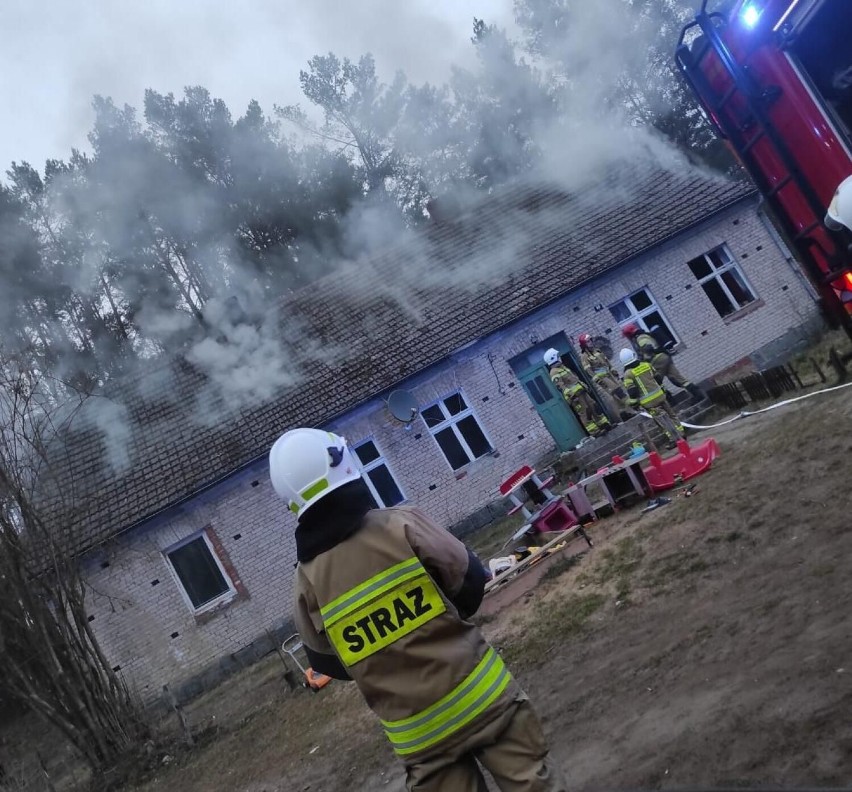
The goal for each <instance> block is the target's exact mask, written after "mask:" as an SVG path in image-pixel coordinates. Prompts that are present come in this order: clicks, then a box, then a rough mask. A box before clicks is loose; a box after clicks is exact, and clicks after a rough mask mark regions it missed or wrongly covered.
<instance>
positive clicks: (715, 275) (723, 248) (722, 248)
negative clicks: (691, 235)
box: [686, 242, 760, 321]
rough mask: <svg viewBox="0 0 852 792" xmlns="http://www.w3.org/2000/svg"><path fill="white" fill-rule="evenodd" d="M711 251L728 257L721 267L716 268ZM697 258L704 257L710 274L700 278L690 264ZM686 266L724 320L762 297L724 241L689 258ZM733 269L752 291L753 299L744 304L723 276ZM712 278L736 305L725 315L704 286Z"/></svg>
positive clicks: (732, 303) (721, 256) (722, 256)
mask: <svg viewBox="0 0 852 792" xmlns="http://www.w3.org/2000/svg"><path fill="white" fill-rule="evenodd" d="M711 253H719V254H720V256H719V257H720V258H725V259H727V260H726V261H725V263H724V264H723V265H722V266H721V267H720V268H718V269H717V268H716V266H715V264H714V263H713V259H711V258H710V254H711ZM696 259H704V261H705V262H707V264H708V266H709V267H710V274H709V275H705V276H704V277H702V278H699V277H698V276H697V275H696V274H695V273H694V272H693V271H692V267H690V266H689V265H690V264H691V263H692V262H693V261H695V260H696ZM686 266H687V267H688V268H689V272H690V274H691V275H692V276H693V277H694V278H695V280H696V282H697V283H698V285H699V286H701V291H702V292H704V296H705V297H706V298H707V300H708V301H709V302H710V305H712V306H713V310H715V311H716V313H718V314H719V318H720V319H721V320H722V321H727V320H728V319H730V318H731V317H732V316H736V315H737V314H738V313H739V312H740V311H745V310H746V309H747V308H749V307H750V306H752V305H754V304H755V303H756V302H757V301H758V300H759V299H760V297H759V296H758V294H757V290H756V289H755V288H754V286H752V285H751V281H749V279H748V278H747V277H746V274H745V272H743V269H742V267H741V266H740V263H739V261H737V259H736V257H735V256H734V254H733V253H732V252H731V249H730V248H729V247H728V246H727V244H725V243H724V242H723V243H722V244H721V245H717V246H716V247H714V248H710V250H707V251H705V252H704V253H701V254H699V255H697V256H693V257H692V258H691V259H689V261H687V262H686ZM731 270H734V272H735V275H736V276H739V278H740V279H741V280H742V282H743V283H744V284H745V287H746V288H747V289H748V290H749V292H750V293H751V300H749V301H748V302H747V303H745V304H744V305H740V304H739V300H737V299H736V298H735V297H734V295H733V294H732V292H731V290H730V289H729V288H728V284H727V283H725V281H724V279H723V278H722V275H724V274H725V273H726V272H730V271H731ZM711 280H715V281H716V283H717V285H718V286H719V287H720V288H721V289H722V292H723V293H724V295H725V297H727V299H728V300H730V303H731V305H733V306H735V307H734V310H733V311H731V312H730V313H727V314H724V315H723V314H721V313H719V309H718V308H717V307H716V304H715V303H714V302H713V300H712V299H711V298H710V295H709V294H707V291H706V289H705V288H704V284H705V283H709V282H710V281H711Z"/></svg>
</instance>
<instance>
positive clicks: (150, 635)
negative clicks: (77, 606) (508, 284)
mask: <svg viewBox="0 0 852 792" xmlns="http://www.w3.org/2000/svg"><path fill="white" fill-rule="evenodd" d="M723 242H725V243H727V244H728V246H729V247H730V249H731V251H732V252H733V254H734V255H735V256H736V258H737V259H738V261H739V262H740V265H741V267H742V269H743V271H744V272H745V273H746V276H747V278H748V279H749V281H750V282H751V284H752V286H753V287H754V289H755V291H756V292H757V296H758V298H759V299H760V300H762V301H763V305H762V306H761V307H759V308H757V309H756V310H754V311H752V312H750V313H748V314H746V315H743V316H741V317H740V318H738V319H736V320H735V321H731V322H728V323H726V322H725V321H724V320H723V319H721V318H720V317H719V316H718V314H717V312H716V311H715V309H714V308H713V306H712V305H711V303H710V301H709V300H708V299H707V297H706V296H705V295H704V293H703V291H702V290H701V288H700V287H699V286H698V285H697V283H696V281H695V279H694V277H693V275H692V273H691V272H690V271H689V269H688V268H687V266H686V262H687V261H688V260H689V259H691V258H693V257H695V256H697V255H699V254H701V253H704V252H706V251H708V250H710V249H712V248H714V247H716V246H717V245H719V244H721V243H723ZM644 286H647V287H649V288H650V290H651V291H652V293H653V295H654V297H655V298H656V300H657V302H658V303H659V305H660V306H661V308H662V309H663V311H664V312H665V314H666V316H667V318H668V319H669V321H670V322H671V324H672V325H673V327H674V329H675V331H676V332H677V333H678V335H679V336H680V338H681V340H682V342H683V351H682V352H680V353H679V354H678V365H679V366H680V367H681V369H682V370H683V371H684V373H685V374H687V375H688V376H691V377H692V378H694V379H696V380H700V379H702V378H705V377H708V376H709V375H711V374H713V373H715V372H718V371H721V370H722V369H725V368H727V367H728V366H731V365H732V364H734V363H736V362H737V361H739V360H741V359H742V358H744V357H746V356H748V355H749V354H750V353H751V352H753V351H755V350H756V349H758V348H760V347H761V346H763V345H764V344H767V343H769V342H771V341H773V340H774V339H777V338H778V337H780V336H782V335H783V334H784V333H785V331H787V330H788V329H789V328H791V327H797V326H800V325H802V324H804V323H805V322H807V321H809V320H812V319H813V317H814V316H815V314H816V308H815V305H814V303H813V300H812V298H811V296H810V294H809V293H808V291H807V290H806V289H805V287H804V286H803V285H802V283H801V281H800V279H799V277H798V276H797V275H796V274H795V273H794V272H793V271H792V270H791V269H790V267H789V265H788V263H787V262H786V260H785V258H784V255H783V254H782V252H781V251H780V250H779V248H778V246H777V245H776V243H775V242H774V241H773V237H772V236H771V235H770V234H769V233H768V232H767V229H766V228H765V227H764V225H763V223H762V221H761V220H760V218H759V217H758V215H757V213H756V212H755V209H754V205H753V204H741V205H740V206H739V207H737V208H735V209H734V210H731V211H729V212H728V213H727V214H726V215H724V216H722V217H720V218H717V219H715V220H714V221H712V222H710V223H707V224H705V225H704V226H703V227H701V228H699V229H697V230H695V231H693V232H691V233H689V234H687V235H683V236H682V237H680V238H678V239H676V240H673V241H671V242H669V243H668V244H666V245H664V246H662V247H660V248H657V249H656V250H655V251H654V252H653V253H652V254H650V255H648V256H646V257H644V258H643V259H642V260H640V261H639V262H636V263H633V264H631V265H629V266H628V267H625V268H622V269H621V270H619V271H617V272H615V273H613V274H611V275H610V276H608V277H606V278H602V279H601V280H600V282H599V283H595V284H593V285H591V286H588V287H585V288H584V289H582V290H580V291H578V292H575V293H574V294H572V295H571V296H569V297H568V298H566V299H563V300H560V301H559V303H557V304H554V305H553V306H550V307H548V308H547V309H544V310H542V311H539V312H538V313H536V314H535V315H533V316H531V317H530V318H529V319H527V320H525V321H524V322H522V323H520V324H518V325H515V326H513V327H512V328H510V329H508V330H506V331H504V332H502V333H499V334H496V335H494V336H492V337H490V338H488V339H486V340H484V341H481V342H478V343H477V344H475V345H472V346H470V347H468V348H467V349H465V350H464V351H462V352H460V353H458V354H457V355H456V356H454V358H453V360H452V361H450V362H449V363H448V364H446V365H444V366H443V367H440V368H436V369H434V370H432V371H431V372H428V373H426V374H424V375H421V376H419V377H417V378H415V379H413V380H412V382H411V383H410V384H409V387H410V388H411V389H412V390H413V391H414V393H415V394H416V397H417V399H418V401H419V403H420V404H424V405H425V404H428V403H430V402H432V401H434V400H436V399H438V398H440V397H442V396H445V395H447V394H449V393H452V392H454V391H456V390H458V389H461V390H463V392H464V394H465V396H466V398H467V400H468V402H469V404H470V405H471V406H472V407H473V409H474V411H475V413H476V415H477V417H478V418H479V421H480V423H481V425H482V426H483V428H484V429H485V431H486V433H487V435H488V436H489V438H490V439H491V442H492V444H493V446H494V448H495V451H496V452H497V453H496V454H495V455H494V456H488V457H485V458H484V459H480V460H477V461H476V462H474V463H472V464H471V465H469V466H468V468H467V469H466V470H465V471H464V475H463V477H461V478H458V477H457V474H455V473H454V472H453V471H452V470H451V469H450V466H449V464H448V463H447V462H446V461H445V459H444V457H443V455H442V454H441V452H440V450H439V448H438V446H437V444H436V442H435V440H434V439H433V438H432V436H431V435H430V434H429V432H428V430H427V429H426V427H425V424H424V423H423V422H422V420H421V419H417V420H415V422H414V424H413V425H412V426H411V428H409V429H406V428H404V427H402V426H400V425H399V424H397V423H396V422H395V421H394V420H393V419H391V418H390V417H389V415H388V414H387V412H386V410H385V409H384V405H383V403H382V402H381V401H379V400H376V401H374V402H373V403H371V404H368V405H365V406H363V407H361V408H359V409H358V410H357V411H354V412H353V413H351V414H350V415H349V416H348V417H347V418H346V419H345V420H340V421H337V422H336V423H335V424H334V426H333V427H330V428H333V429H334V430H336V431H338V432H341V433H342V434H345V435H346V437H347V438H348V439H349V441H350V442H351V443H355V442H358V441H360V440H363V439H365V438H367V437H372V438H373V439H375V440H376V442H377V443H378V445H379V447H380V449H381V451H382V453H383V454H384V456H385V459H386V460H387V462H388V464H389V466H390V468H391V470H392V471H393V473H394V475H395V477H396V479H397V481H398V482H399V484H400V486H401V488H402V490H403V492H404V494H405V495H406V496H407V498H408V499H409V500H410V501H412V502H414V503H417V504H418V505H419V506H421V507H422V508H423V509H424V510H425V511H426V512H427V513H429V514H430V515H431V516H432V517H433V518H434V519H435V520H437V521H438V522H440V523H442V524H444V525H451V524H453V523H455V522H457V521H458V520H460V519H462V518H463V517H465V516H467V515H468V514H469V513H471V512H472V511H473V510H475V509H476V508H478V507H480V506H482V505H484V504H485V503H487V502H489V501H491V500H493V499H494V497H495V495H496V489H497V485H498V484H499V482H500V481H501V479H503V478H504V477H505V476H506V475H508V474H509V473H511V472H512V471H514V470H516V469H517V468H518V467H519V466H520V465H521V464H523V463H526V462H534V461H535V460H536V459H538V458H539V457H541V456H542V455H543V454H544V453H546V452H547V451H548V450H550V449H551V448H553V445H554V444H553V441H552V439H551V438H550V435H549V434H548V432H547V430H546V429H545V427H544V424H543V423H542V422H541V421H540V419H539V418H538V415H537V414H536V412H535V409H534V408H533V405H532V403H531V402H530V400H529V399H528V398H527V396H526V394H525V392H524V390H523V388H521V387H520V386H519V385H518V383H517V382H516V381H515V378H514V375H513V373H512V371H511V369H510V368H509V365H508V360H509V359H510V358H512V357H513V356H515V355H517V354H520V353H522V352H523V351H524V350H526V349H528V348H529V347H530V346H533V345H534V343H536V342H537V341H539V340H543V339H545V338H546V337H548V336H549V335H552V334H554V333H558V332H563V331H564V332H566V333H567V334H568V335H569V336H571V337H576V336H577V335H578V334H579V333H580V332H583V331H588V332H591V333H593V334H607V335H608V337H609V338H611V339H612V342H613V346H614V347H615V348H616V350H617V349H619V348H620V347H621V346H622V345H623V342H622V339H621V336H620V333H619V331H618V328H617V326H616V323H615V321H614V320H613V318H612V316H611V314H610V312H609V311H608V310H606V306H609V305H610V304H612V303H614V302H616V301H618V300H620V299H622V298H623V297H625V296H626V295H627V294H629V293H630V292H633V291H635V290H636V289H639V288H641V287H644ZM557 287H558V284H557V283H554V289H556V288H557ZM687 287H690V288H687ZM596 304H602V305H603V306H604V310H602V311H599V312H595V311H594V310H593V306H595V305H596ZM532 339H535V340H532ZM489 356H490V360H489ZM492 365H493V368H492ZM501 391H502V392H501ZM283 428H284V427H282V429H283ZM253 482H257V484H256V485H255V486H252V483H253ZM205 526H211V527H212V528H213V529H214V530H215V531H216V533H217V535H218V537H219V539H220V540H221V542H222V544H223V546H224V548H225V549H226V551H227V553H228V554H229V556H230V559H231V562H232V563H233V566H234V568H235V569H236V571H237V573H238V574H239V576H240V578H241V579H242V581H243V583H244V585H245V587H246V588H247V590H248V594H249V597H248V598H247V599H242V600H239V601H235V602H234V603H233V604H232V605H230V607H227V608H225V609H223V610H222V611H221V612H220V613H217V614H216V615H214V616H213V617H212V618H210V619H209V620H208V621H206V622H204V623H197V622H196V619H195V617H194V616H193V614H192V613H191V611H190V609H189V607H188V605H187V604H186V602H185V600H184V599H183V597H182V596H181V594H180V592H179V590H178V586H177V584H176V582H175V581H174V579H173V578H172V576H171V574H170V572H169V569H168V567H167V565H166V562H165V560H164V557H163V550H164V549H165V548H167V547H169V546H170V545H172V544H173V543H174V542H176V541H178V540H180V539H182V538H184V537H186V536H188V535H190V534H191V533H193V532H195V531H197V530H199V529H201V528H203V527H205ZM293 528H294V521H293V518H292V515H290V513H289V512H288V511H287V510H286V509H285V508H284V505H283V504H282V503H280V502H279V501H278V500H277V499H276V498H275V497H274V493H273V492H272V490H271V487H270V485H269V481H268V476H267V473H266V470H265V469H262V468H261V469H256V470H254V471H247V472H244V473H242V474H240V475H239V476H238V477H234V478H233V479H231V480H230V481H229V482H228V483H227V484H226V485H223V486H221V487H220V488H218V489H217V490H215V491H212V492H209V493H207V494H206V495H205V496H204V497H203V498H199V499H197V500H196V501H195V502H194V503H191V504H189V505H187V506H185V507H184V508H183V509H181V511H180V513H173V514H171V515H170V516H168V517H167V518H165V519H163V520H161V521H160V522H159V523H158V524H156V525H151V526H149V527H147V528H142V529H139V530H137V531H135V533H134V534H133V535H129V536H125V537H122V538H120V539H119V540H117V541H116V542H115V543H114V544H113V546H112V547H111V548H110V550H109V557H108V559H107V560H108V561H109V566H106V567H103V568H102V562H103V560H104V559H103V558H101V557H98V558H92V559H90V560H89V562H88V564H87V576H88V579H89V581H90V583H91V586H92V591H93V594H92V597H91V602H90V613H91V615H92V616H93V617H94V618H93V621H92V626H93V628H94V629H95V631H96V634H97V635H98V637H99V638H100V640H101V641H102V644H103V646H104V649H105V650H106V652H107V654H108V656H109V657H110V659H111V660H112V661H113V662H114V663H115V664H116V665H120V666H121V669H122V672H123V673H124V675H125V677H126V678H127V679H129V680H131V681H132V682H133V683H134V684H135V685H136V686H137V687H138V689H139V690H140V692H141V693H142V694H143V696H145V697H150V696H153V695H157V694H158V693H159V691H160V689H161V687H162V684H163V683H165V682H169V683H173V684H174V683H177V682H180V681H183V680H186V679H187V678H189V677H192V676H193V675H195V674H197V673H198V672H200V671H201V670H202V669H204V668H206V667H207V666H210V665H211V664H214V663H216V662H217V660H218V659H219V658H220V657H222V656H223V655H227V654H230V653H233V652H236V651H238V650H240V649H241V648H243V647H245V646H246V645H248V644H249V643H251V641H252V640H253V639H255V638H257V637H258V636H259V635H262V634H263V632H264V630H266V629H270V628H275V627H278V626H280V625H281V624H282V623H283V622H285V621H286V620H288V619H289V617H290V612H291V596H292V594H291V591H292V580H293V564H294V562H295V549H294V545H293ZM237 535H241V536H240V538H239V539H237V538H235V537H236V536H237ZM154 580H159V583H158V584H157V585H152V581H154ZM174 633H177V636H176V637H174V638H172V637H171V636H172V634H174Z"/></svg>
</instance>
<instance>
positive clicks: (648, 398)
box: [639, 388, 663, 404]
mask: <svg viewBox="0 0 852 792" xmlns="http://www.w3.org/2000/svg"><path fill="white" fill-rule="evenodd" d="M662 395H663V389H662V388H659V389H658V390H655V391H651V392H650V393H648V394H646V395H645V396H643V397H642V398H641V399H639V404H648V403H649V402H652V401H657V400H658V399H659V398H660V396H662Z"/></svg>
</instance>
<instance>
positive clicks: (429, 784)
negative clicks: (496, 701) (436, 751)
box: [406, 698, 568, 792]
mask: <svg viewBox="0 0 852 792" xmlns="http://www.w3.org/2000/svg"><path fill="white" fill-rule="evenodd" d="M477 762H478V764H477ZM480 764H481V765H482V767H484V768H485V769H486V770H488V772H489V773H490V774H491V776H492V778H493V779H494V781H495V783H496V784H497V787H498V789H500V790H501V792H568V786H567V785H566V784H565V781H564V780H563V778H562V772H561V770H560V769H559V767H558V766H557V765H556V763H555V762H554V760H553V758H552V757H551V756H550V754H549V753H548V746H547V740H546V739H545V737H544V732H543V731H542V728H541V723H540V721H539V719H538V716H537V715H536V714H535V711H534V710H533V708H532V706H531V705H530V703H529V701H527V700H526V698H524V699H521V700H519V701H517V702H515V704H513V705H512V706H511V707H509V709H508V710H507V711H506V712H504V713H502V714H501V715H500V717H498V718H496V719H495V720H494V721H492V722H490V723H487V724H486V725H485V726H483V727H482V729H480V730H478V731H477V732H475V733H474V734H472V735H471V736H470V737H468V739H466V740H464V741H463V742H462V743H460V744H459V745H457V746H455V747H453V748H451V749H450V750H448V751H447V752H446V753H444V754H441V755H439V756H435V757H433V758H431V759H427V760H425V761H423V762H421V763H419V764H414V765H410V766H409V767H407V768H406V771H407V777H406V788H407V789H408V790H409V792H487V790H488V787H487V786H486V783H485V777H484V776H483V775H482V770H481V769H480V767H479V765H480Z"/></svg>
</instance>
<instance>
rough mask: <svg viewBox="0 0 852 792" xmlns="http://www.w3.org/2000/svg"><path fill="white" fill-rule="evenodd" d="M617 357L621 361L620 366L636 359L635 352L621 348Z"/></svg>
mask: <svg viewBox="0 0 852 792" xmlns="http://www.w3.org/2000/svg"><path fill="white" fill-rule="evenodd" d="M618 359H619V360H620V361H621V365H622V366H627V365H629V364H630V363H632V362H633V361H634V360H636V353H635V352H634V351H633V350H632V349H622V350H621V352H619V353H618Z"/></svg>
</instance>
